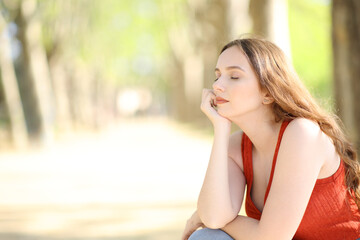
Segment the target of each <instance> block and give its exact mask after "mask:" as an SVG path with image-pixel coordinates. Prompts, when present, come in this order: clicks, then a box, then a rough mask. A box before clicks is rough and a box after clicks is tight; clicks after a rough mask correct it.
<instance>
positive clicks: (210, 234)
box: [188, 228, 233, 240]
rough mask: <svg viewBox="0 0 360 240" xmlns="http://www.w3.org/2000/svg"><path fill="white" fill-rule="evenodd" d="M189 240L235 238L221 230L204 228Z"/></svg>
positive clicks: (194, 233)
mask: <svg viewBox="0 0 360 240" xmlns="http://www.w3.org/2000/svg"><path fill="white" fill-rule="evenodd" d="M188 240H233V238H231V237H230V236H229V235H228V234H227V233H226V232H224V231H222V230H220V229H210V228H203V229H200V230H197V231H195V232H193V234H191V236H190V237H189V239H188Z"/></svg>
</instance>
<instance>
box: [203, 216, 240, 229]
mask: <svg viewBox="0 0 360 240" xmlns="http://www.w3.org/2000/svg"><path fill="white" fill-rule="evenodd" d="M199 216H200V219H201V221H202V222H203V224H204V225H205V226H206V227H207V228H211V229H220V228H223V227H225V226H226V225H227V224H228V223H229V222H231V221H232V220H233V219H234V218H235V217H236V216H234V217H232V216H231V217H230V216H229V217H226V216H222V215H221V214H202V215H201V214H199Z"/></svg>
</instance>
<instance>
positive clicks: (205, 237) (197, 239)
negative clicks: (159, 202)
mask: <svg viewBox="0 0 360 240" xmlns="http://www.w3.org/2000/svg"><path fill="white" fill-rule="evenodd" d="M188 240H234V239H233V238H232V237H230V236H229V235H228V234H227V233H226V232H224V231H222V230H220V229H210V228H203V229H200V230H197V231H195V232H193V234H191V236H190V237H189V239H188ZM356 240H360V238H358V239H356Z"/></svg>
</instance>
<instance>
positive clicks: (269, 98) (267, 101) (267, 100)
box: [262, 93, 274, 104]
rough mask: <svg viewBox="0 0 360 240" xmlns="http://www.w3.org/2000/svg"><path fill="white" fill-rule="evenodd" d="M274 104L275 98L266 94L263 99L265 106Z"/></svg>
mask: <svg viewBox="0 0 360 240" xmlns="http://www.w3.org/2000/svg"><path fill="white" fill-rule="evenodd" d="M273 102H274V98H273V97H272V96H270V94H269V93H265V94H264V97H263V102H262V103H263V104H271V103H273Z"/></svg>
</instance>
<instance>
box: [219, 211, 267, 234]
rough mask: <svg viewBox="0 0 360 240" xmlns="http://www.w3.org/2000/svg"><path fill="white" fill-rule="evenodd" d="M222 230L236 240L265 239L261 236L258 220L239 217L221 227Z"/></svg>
mask: <svg viewBox="0 0 360 240" xmlns="http://www.w3.org/2000/svg"><path fill="white" fill-rule="evenodd" d="M222 230H223V231H225V232H226V233H228V234H229V235H230V236H231V237H232V238H234V239H236V240H243V239H244V240H264V239H266V238H265V237H267V236H262V235H263V234H262V233H261V232H260V228H259V221H258V220H256V219H254V218H250V217H245V216H240V215H239V216H237V217H236V218H235V219H234V220H233V221H231V222H230V223H228V224H227V225H226V226H225V227H223V228H222Z"/></svg>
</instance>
